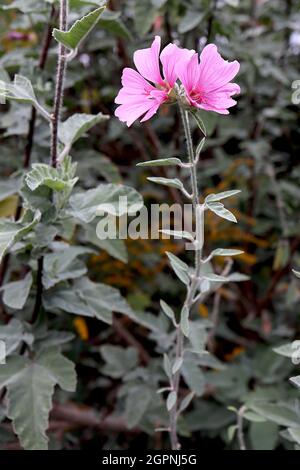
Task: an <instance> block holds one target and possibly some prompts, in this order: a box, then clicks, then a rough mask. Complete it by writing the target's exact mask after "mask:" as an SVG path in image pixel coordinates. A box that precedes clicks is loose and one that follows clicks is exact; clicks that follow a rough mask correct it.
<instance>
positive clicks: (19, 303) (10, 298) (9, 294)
mask: <svg viewBox="0 0 300 470" xmlns="http://www.w3.org/2000/svg"><path fill="white" fill-rule="evenodd" d="M31 285H32V274H31V272H29V273H28V274H26V276H25V277H24V279H22V280H21V281H15V282H10V283H8V284H5V285H4V286H3V287H2V289H1V290H3V291H4V292H3V302H4V303H5V305H7V307H9V308H13V309H16V310H20V309H22V308H23V307H24V305H25V303H26V300H27V298H28V295H29V292H30V288H31Z"/></svg>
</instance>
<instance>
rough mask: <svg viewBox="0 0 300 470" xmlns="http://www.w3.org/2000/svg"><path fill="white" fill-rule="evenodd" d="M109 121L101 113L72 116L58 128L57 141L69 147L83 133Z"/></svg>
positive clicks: (107, 117) (106, 116)
mask: <svg viewBox="0 0 300 470" xmlns="http://www.w3.org/2000/svg"><path fill="white" fill-rule="evenodd" d="M108 119H109V116H108V115H104V114H102V113H98V114H96V115H94V114H83V113H82V114H73V115H72V116H71V117H69V118H68V119H67V120H66V121H64V122H62V123H61V124H60V126H59V132H58V135H59V140H60V141H61V142H62V143H63V144H64V145H68V146H71V145H72V144H74V142H76V140H78V139H79V138H80V137H81V136H82V135H83V134H84V133H85V132H87V131H89V130H90V129H91V128H92V127H94V126H95V125H96V124H98V123H99V122H104V121H107V120H108Z"/></svg>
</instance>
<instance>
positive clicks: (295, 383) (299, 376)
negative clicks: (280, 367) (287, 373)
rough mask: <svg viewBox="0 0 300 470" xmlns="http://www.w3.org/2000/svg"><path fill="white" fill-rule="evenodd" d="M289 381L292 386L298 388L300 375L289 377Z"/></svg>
mask: <svg viewBox="0 0 300 470" xmlns="http://www.w3.org/2000/svg"><path fill="white" fill-rule="evenodd" d="M289 380H290V382H291V383H292V384H293V385H295V386H296V387H298V388H300V375H297V376H295V377H291V378H290V379H289Z"/></svg>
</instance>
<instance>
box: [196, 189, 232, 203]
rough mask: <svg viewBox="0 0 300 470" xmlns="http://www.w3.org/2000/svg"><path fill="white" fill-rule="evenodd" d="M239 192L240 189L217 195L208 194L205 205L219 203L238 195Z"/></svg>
mask: <svg viewBox="0 0 300 470" xmlns="http://www.w3.org/2000/svg"><path fill="white" fill-rule="evenodd" d="M240 192H241V190H240V189H232V190H231V191H223V192H222V193H218V194H214V193H212V194H209V195H208V196H206V198H205V201H204V202H205V203H210V202H219V201H222V199H226V198H227V197H231V196H235V195H236V194H239V193H240Z"/></svg>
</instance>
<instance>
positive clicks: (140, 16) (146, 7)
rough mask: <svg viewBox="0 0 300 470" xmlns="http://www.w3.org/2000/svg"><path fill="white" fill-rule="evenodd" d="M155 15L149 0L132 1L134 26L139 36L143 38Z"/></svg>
mask: <svg viewBox="0 0 300 470" xmlns="http://www.w3.org/2000/svg"><path fill="white" fill-rule="evenodd" d="M156 14H157V9H156V8H155V7H153V5H152V3H151V0H143V1H142V2H141V1H140V0H135V1H134V15H133V18H134V26H135V30H136V32H137V34H138V35H139V36H145V35H146V34H147V33H148V31H149V30H150V28H151V26H152V24H153V22H154V20H155V17H156Z"/></svg>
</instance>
